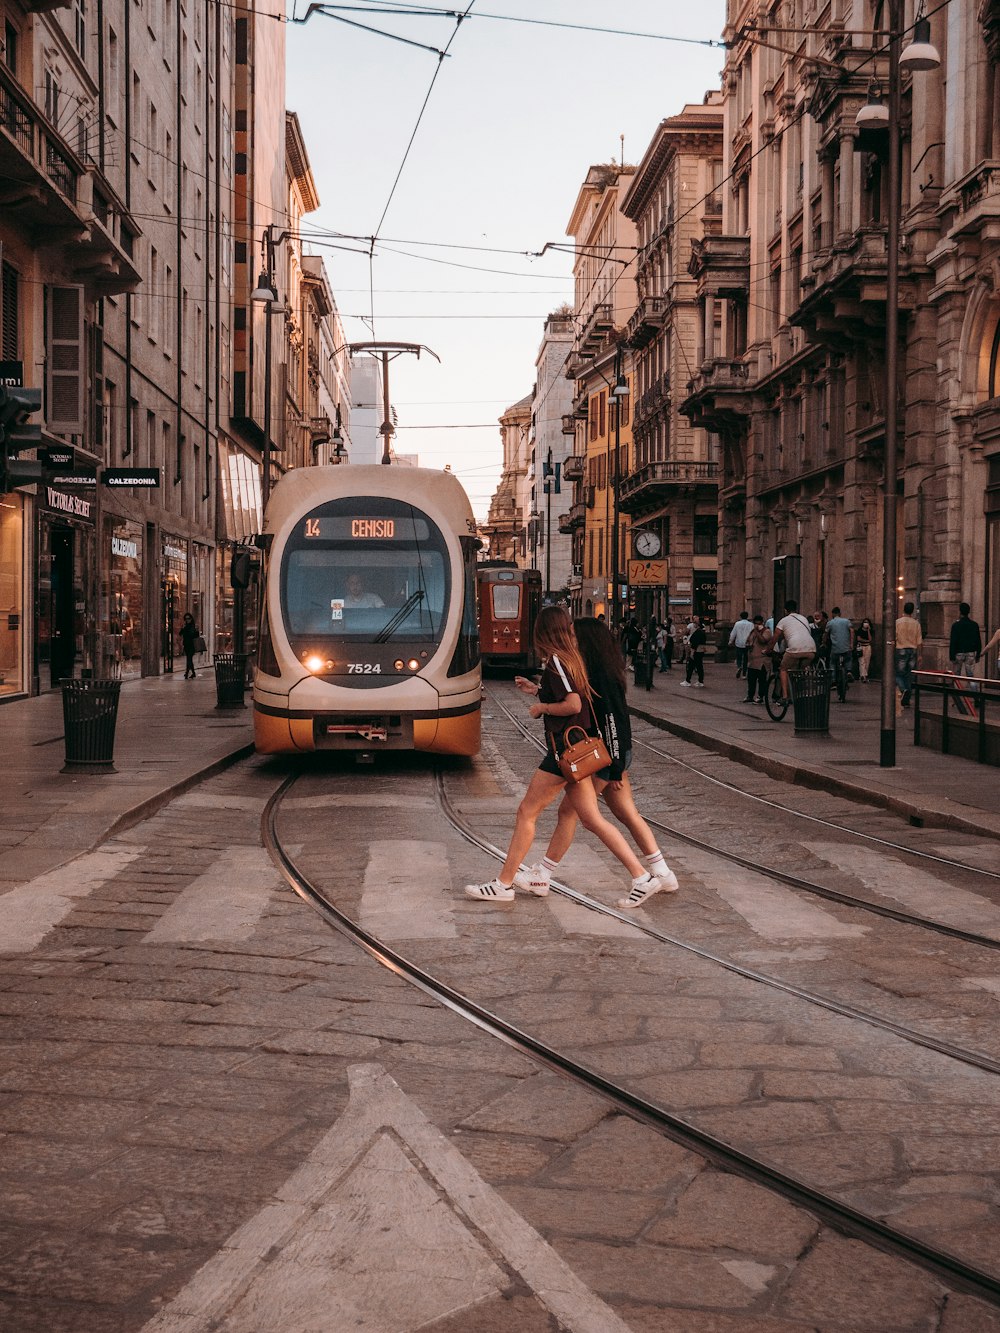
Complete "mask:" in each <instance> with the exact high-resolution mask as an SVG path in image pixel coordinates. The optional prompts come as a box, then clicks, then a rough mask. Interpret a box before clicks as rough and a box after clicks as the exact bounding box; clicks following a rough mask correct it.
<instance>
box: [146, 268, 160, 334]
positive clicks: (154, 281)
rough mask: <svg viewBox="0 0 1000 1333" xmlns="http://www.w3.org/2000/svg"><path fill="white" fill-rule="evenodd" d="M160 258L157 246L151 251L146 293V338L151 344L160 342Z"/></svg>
mask: <svg viewBox="0 0 1000 1333" xmlns="http://www.w3.org/2000/svg"><path fill="white" fill-rule="evenodd" d="M162 300H163V294H162V292H161V291H160V256H159V254H158V253H157V250H156V246H155V245H154V246H150V250H149V291H148V292H147V293H146V336H147V337H148V338H149V340H150V342H154V343H155V342H159V338H160V302H161V301H162Z"/></svg>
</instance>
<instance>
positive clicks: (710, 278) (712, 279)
mask: <svg viewBox="0 0 1000 1333" xmlns="http://www.w3.org/2000/svg"><path fill="white" fill-rule="evenodd" d="M688 272H689V273H690V274H691V276H692V278H694V279H695V281H696V282H697V284H698V295H699V296H704V295H705V294H706V293H711V294H712V295H713V296H718V297H722V298H725V299H729V300H744V301H745V300H746V298H747V296H748V294H749V291H750V238H749V237H748V236H704V237H702V238H701V239H700V240H694V241H692V242H691V261H690V263H689V264H688Z"/></svg>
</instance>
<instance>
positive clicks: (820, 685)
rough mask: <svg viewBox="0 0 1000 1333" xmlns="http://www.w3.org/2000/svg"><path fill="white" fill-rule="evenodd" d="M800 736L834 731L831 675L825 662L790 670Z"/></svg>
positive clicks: (796, 726)
mask: <svg viewBox="0 0 1000 1333" xmlns="http://www.w3.org/2000/svg"><path fill="white" fill-rule="evenodd" d="M788 679H789V681H790V683H791V687H792V709H793V711H794V716H795V734H796V736H825V735H827V734H828V733H829V731H830V677H829V674H828V672H827V669H826V667H825V665H823V664H822V663H821V664H820V665H819V666H813V667H807V668H806V670H804V671H790V672H789V673H788Z"/></svg>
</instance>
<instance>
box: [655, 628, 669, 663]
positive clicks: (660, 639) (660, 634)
mask: <svg viewBox="0 0 1000 1333" xmlns="http://www.w3.org/2000/svg"><path fill="white" fill-rule="evenodd" d="M669 642H670V636H669V635H668V634H667V627H666V625H664V624H662V623H661V624H660V625H658V626H657V629H656V652H657V655H658V656H659V659H660V674H661V675H662V674H663V672H664V671H669V670H670V663H669V661H668V660H667V644H668V643H669Z"/></svg>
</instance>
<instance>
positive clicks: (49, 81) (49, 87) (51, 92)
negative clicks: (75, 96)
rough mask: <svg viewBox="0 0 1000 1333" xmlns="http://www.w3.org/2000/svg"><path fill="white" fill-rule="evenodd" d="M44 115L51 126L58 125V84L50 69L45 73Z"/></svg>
mask: <svg viewBox="0 0 1000 1333" xmlns="http://www.w3.org/2000/svg"><path fill="white" fill-rule="evenodd" d="M45 115H46V117H47V118H48V119H49V120H50V121H51V122H52V124H53V125H58V124H59V84H58V82H57V81H56V76H55V75H54V74H53V73H52V71H51V70H50V69H47V70H46V71H45Z"/></svg>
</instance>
